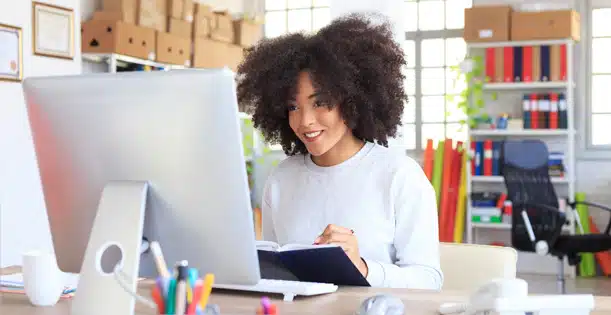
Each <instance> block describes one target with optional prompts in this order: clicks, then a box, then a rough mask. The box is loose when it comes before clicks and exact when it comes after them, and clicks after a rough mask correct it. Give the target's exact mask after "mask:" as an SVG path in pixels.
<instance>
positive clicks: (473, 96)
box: [446, 56, 489, 128]
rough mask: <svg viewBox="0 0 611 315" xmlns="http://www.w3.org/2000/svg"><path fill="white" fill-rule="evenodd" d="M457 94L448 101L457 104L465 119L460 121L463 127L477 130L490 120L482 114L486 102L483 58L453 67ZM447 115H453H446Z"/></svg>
mask: <svg viewBox="0 0 611 315" xmlns="http://www.w3.org/2000/svg"><path fill="white" fill-rule="evenodd" d="M451 71H452V73H453V77H454V80H453V81H454V82H453V89H454V91H456V92H457V93H456V94H450V95H448V101H449V102H452V103H454V104H456V107H457V108H458V110H459V111H461V112H462V114H463V116H464V117H465V119H462V120H460V124H461V125H462V126H464V125H468V126H469V128H475V127H476V126H477V124H478V123H479V122H480V121H482V120H484V121H485V120H488V119H489V117H488V114H487V113H485V112H484V113H482V109H483V108H484V105H485V100H484V89H483V87H484V84H485V83H486V82H485V81H486V80H485V75H484V60H483V58H482V56H474V57H472V58H466V59H465V60H463V61H462V62H461V63H460V64H459V65H457V66H453V67H451ZM446 114H447V115H449V114H451V113H446Z"/></svg>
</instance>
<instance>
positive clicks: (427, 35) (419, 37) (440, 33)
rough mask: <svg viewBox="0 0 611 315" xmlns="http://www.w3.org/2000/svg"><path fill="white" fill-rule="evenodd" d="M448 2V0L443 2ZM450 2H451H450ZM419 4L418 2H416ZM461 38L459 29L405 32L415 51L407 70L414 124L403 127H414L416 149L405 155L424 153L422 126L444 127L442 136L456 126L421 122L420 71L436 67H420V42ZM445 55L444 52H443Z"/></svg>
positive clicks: (409, 101)
mask: <svg viewBox="0 0 611 315" xmlns="http://www.w3.org/2000/svg"><path fill="white" fill-rule="evenodd" d="M445 1H448V0H445ZM450 1H451V0H450ZM416 2H419V1H416ZM444 21H445V10H444ZM457 37H460V38H462V37H463V28H460V29H443V30H430V31H429V30H425V31H421V30H418V31H408V32H405V40H406V41H414V51H415V56H414V57H415V65H414V67H413V68H409V69H413V70H414V72H415V78H414V79H415V82H414V84H415V94H414V95H411V96H410V97H411V99H410V100H408V104H409V103H411V102H414V110H415V113H414V116H415V119H414V122H413V123H405V124H404V125H411V124H413V125H414V126H415V128H414V129H415V131H416V135H415V137H416V139H415V140H416V141H415V143H416V147H415V148H414V149H408V150H407V153H408V154H410V155H412V154H416V155H417V154H420V153H422V152H424V149H425V146H426V143H423V141H422V126H424V125H444V134H445V132H447V131H446V129H445V128H447V126H448V125H449V124H456V123H457V122H452V121H450V122H449V121H447V120H445V119H444V121H443V122H435V123H424V122H423V121H422V96H423V94H422V69H423V68H424V69H426V68H437V67H422V65H421V63H422V57H421V56H422V54H420V53H419V52H420V50H421V48H422V41H423V40H427V39H443V40H444V41H445V40H446V39H448V38H457ZM444 53H445V51H444ZM443 67H444V70H445V68H446V67H448V66H447V65H444V66H443ZM443 82H444V83H443V84H444V89H445V84H446V78H445V73H444V81H443ZM447 95H448V94H444V95H443V96H444V97H446V96H447Z"/></svg>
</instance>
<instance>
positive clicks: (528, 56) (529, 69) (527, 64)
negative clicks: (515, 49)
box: [522, 46, 533, 82]
mask: <svg viewBox="0 0 611 315" xmlns="http://www.w3.org/2000/svg"><path fill="white" fill-rule="evenodd" d="M532 80H533V48H532V46H525V47H524V48H523V49H522V81H523V82H532Z"/></svg>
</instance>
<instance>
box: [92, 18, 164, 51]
mask: <svg viewBox="0 0 611 315" xmlns="http://www.w3.org/2000/svg"><path fill="white" fill-rule="evenodd" d="M81 30H82V38H81V50H82V52H85V53H117V54H121V55H126V56H131V57H136V58H140V59H148V60H155V57H156V56H155V48H156V46H155V30H153V29H150V28H146V27H141V26H137V25H134V24H131V23H127V22H123V21H111V20H90V21H87V22H83V23H82V24H81Z"/></svg>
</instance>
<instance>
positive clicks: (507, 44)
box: [467, 39, 574, 48]
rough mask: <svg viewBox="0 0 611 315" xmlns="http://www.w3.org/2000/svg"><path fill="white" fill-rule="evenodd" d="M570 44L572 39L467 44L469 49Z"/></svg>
mask: <svg viewBox="0 0 611 315" xmlns="http://www.w3.org/2000/svg"><path fill="white" fill-rule="evenodd" d="M569 43H574V41H573V40H572V39H553V40H528V41H507V42H481V43H467V48H496V47H523V46H546V45H565V44H569Z"/></svg>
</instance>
